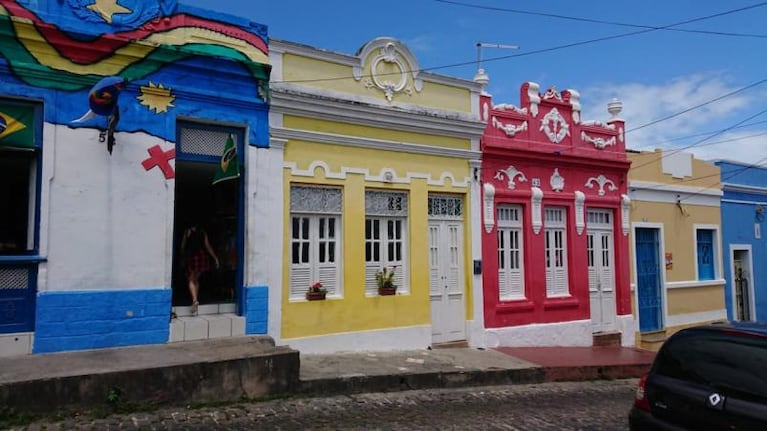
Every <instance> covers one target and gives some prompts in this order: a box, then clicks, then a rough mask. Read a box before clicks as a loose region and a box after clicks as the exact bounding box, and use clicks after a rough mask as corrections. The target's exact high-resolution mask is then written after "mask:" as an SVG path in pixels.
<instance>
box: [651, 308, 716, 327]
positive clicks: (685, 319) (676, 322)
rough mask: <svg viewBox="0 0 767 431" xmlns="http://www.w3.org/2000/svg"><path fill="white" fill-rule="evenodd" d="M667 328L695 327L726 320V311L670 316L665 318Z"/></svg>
mask: <svg viewBox="0 0 767 431" xmlns="http://www.w3.org/2000/svg"><path fill="white" fill-rule="evenodd" d="M666 319H667V325H666V327H667V328H672V327H675V326H683V325H695V324H700V323H705V322H713V321H717V320H727V311H726V310H725V309H721V310H713V311H701V312H698V313H688V314H672V315H671V316H668V317H667V318H666Z"/></svg>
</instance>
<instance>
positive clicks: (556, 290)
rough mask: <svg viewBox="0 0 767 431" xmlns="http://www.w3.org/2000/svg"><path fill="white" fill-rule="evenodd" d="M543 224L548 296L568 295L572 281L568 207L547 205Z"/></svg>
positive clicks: (560, 296)
mask: <svg viewBox="0 0 767 431" xmlns="http://www.w3.org/2000/svg"><path fill="white" fill-rule="evenodd" d="M543 226H544V229H543V235H544V243H545V244H544V264H545V268H546V297H547V298H563V297H568V296H570V282H569V276H568V261H567V252H568V250H567V208H565V207H558V206H547V207H545V208H544V225H543ZM558 242H559V244H557V243H558Z"/></svg>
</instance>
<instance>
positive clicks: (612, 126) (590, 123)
mask: <svg viewBox="0 0 767 431" xmlns="http://www.w3.org/2000/svg"><path fill="white" fill-rule="evenodd" d="M581 125H582V126H591V127H604V128H605V129H610V130H615V124H607V123H605V122H604V121H598V120H589V121H584V122H583V123H581Z"/></svg>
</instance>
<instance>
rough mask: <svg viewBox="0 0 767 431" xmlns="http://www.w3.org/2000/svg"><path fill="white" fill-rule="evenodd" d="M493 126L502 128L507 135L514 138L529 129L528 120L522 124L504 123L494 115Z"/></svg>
mask: <svg viewBox="0 0 767 431" xmlns="http://www.w3.org/2000/svg"><path fill="white" fill-rule="evenodd" d="M493 127H495V128H497V129H500V130H502V131H503V132H504V133H506V136H508V137H510V138H513V137H514V136H515V135H516V134H517V133H519V132H524V131H525V130H527V121H523V122H522V124H520V125H518V126H515V125H513V124H503V123H501V122H500V121H498V119H497V118H495V117H493Z"/></svg>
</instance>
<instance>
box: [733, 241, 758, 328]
mask: <svg viewBox="0 0 767 431" xmlns="http://www.w3.org/2000/svg"><path fill="white" fill-rule="evenodd" d="M732 273H733V276H732V277H731V280H733V283H732V289H733V297H734V305H733V316H734V318H735V320H737V321H741V322H748V321H754V320H755V319H754V313H753V307H752V305H751V304H752V303H753V301H752V298H753V286H754V283H753V277H752V274H753V270H752V266H751V250H750V249H735V248H734V249H733V250H732Z"/></svg>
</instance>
